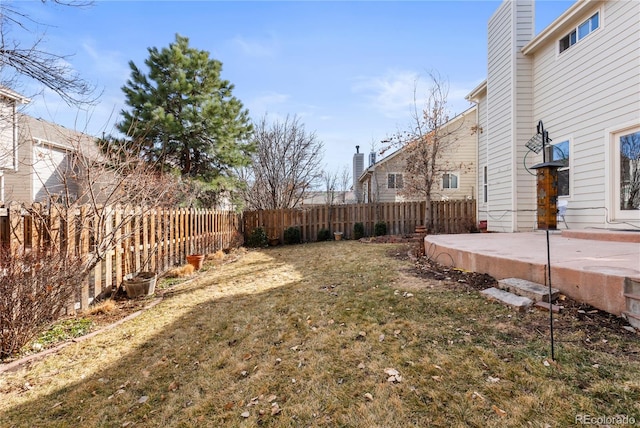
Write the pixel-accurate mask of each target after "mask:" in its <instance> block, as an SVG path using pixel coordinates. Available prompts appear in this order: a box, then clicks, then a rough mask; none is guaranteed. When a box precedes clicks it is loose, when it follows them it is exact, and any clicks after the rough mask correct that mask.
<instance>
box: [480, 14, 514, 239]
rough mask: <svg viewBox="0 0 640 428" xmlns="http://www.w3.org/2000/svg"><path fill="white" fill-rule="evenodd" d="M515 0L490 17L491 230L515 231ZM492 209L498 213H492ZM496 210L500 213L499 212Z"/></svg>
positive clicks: (488, 83)
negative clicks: (493, 214)
mask: <svg viewBox="0 0 640 428" xmlns="http://www.w3.org/2000/svg"><path fill="white" fill-rule="evenodd" d="M514 7H515V2H503V3H502V4H501V5H500V7H499V8H498V10H497V11H496V12H495V13H494V15H493V16H492V17H491V19H490V20H489V28H488V32H489V34H488V78H487V102H488V105H489V106H490V109H489V111H488V117H487V122H488V128H489V129H490V130H491V133H490V135H489V138H490V141H489V146H488V153H487V154H486V156H487V157H488V158H489V159H490V160H491V162H490V164H489V182H490V183H491V203H490V204H489V206H488V215H489V217H491V218H490V221H489V230H495V231H512V230H513V226H514V219H515V214H514V211H515V209H516V207H515V203H514V198H513V194H514V193H513V191H514V185H515V181H516V177H515V170H514V162H513V159H514V153H513V138H514V133H515V130H514V114H515V106H514V90H515V84H514V80H515V79H514V77H515V76H514V68H515V65H516V64H515V61H514V52H515V31H514V30H515V23H516V22H515V18H514V13H515V12H514V10H513V9H514ZM492 213H496V215H495V216H492ZM497 213H500V214H499V215H497Z"/></svg>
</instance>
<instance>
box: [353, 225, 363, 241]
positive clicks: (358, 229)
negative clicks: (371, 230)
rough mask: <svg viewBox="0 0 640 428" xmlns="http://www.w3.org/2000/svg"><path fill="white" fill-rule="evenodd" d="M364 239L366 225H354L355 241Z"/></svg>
mask: <svg viewBox="0 0 640 428" xmlns="http://www.w3.org/2000/svg"><path fill="white" fill-rule="evenodd" d="M363 237H364V224H362V223H356V224H354V225H353V239H356V240H358V239H360V238H363Z"/></svg>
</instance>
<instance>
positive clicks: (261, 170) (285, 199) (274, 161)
mask: <svg viewBox="0 0 640 428" xmlns="http://www.w3.org/2000/svg"><path fill="white" fill-rule="evenodd" d="M253 138H254V139H255V144H256V147H257V149H256V152H255V153H254V154H253V159H252V165H251V166H250V167H248V168H245V169H243V170H242V171H240V176H241V177H242V178H243V179H244V180H245V182H246V183H247V187H246V188H245V189H244V190H242V191H241V194H242V198H243V200H244V202H245V204H246V207H247V208H248V209H252V210H257V209H279V208H294V207H297V206H299V205H300V204H301V203H302V200H303V198H304V195H305V193H306V192H307V191H309V190H310V189H311V188H313V186H314V185H315V184H317V182H318V181H319V179H320V178H321V176H322V170H321V167H320V162H321V160H322V156H323V143H322V142H321V141H320V140H318V138H317V137H316V134H315V133H314V132H307V131H306V130H305V128H304V125H303V124H302V123H300V120H299V119H298V117H296V116H294V117H292V118H291V117H289V116H287V117H286V118H285V119H284V120H283V121H279V120H276V121H274V122H273V123H269V122H268V121H267V118H266V116H265V117H263V118H262V119H261V121H260V122H259V123H257V124H255V125H254V137H253Z"/></svg>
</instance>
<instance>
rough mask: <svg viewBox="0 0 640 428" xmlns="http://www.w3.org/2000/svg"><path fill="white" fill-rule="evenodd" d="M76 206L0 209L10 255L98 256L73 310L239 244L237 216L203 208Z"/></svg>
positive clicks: (2, 234)
mask: <svg viewBox="0 0 640 428" xmlns="http://www.w3.org/2000/svg"><path fill="white" fill-rule="evenodd" d="M92 208H95V207H90V206H80V207H78V208H76V209H68V210H67V209H60V208H57V207H56V206H55V205H53V206H52V207H51V208H48V209H45V208H44V207H42V206H40V205H39V204H33V205H32V206H28V207H25V206H22V205H20V204H17V203H12V204H10V205H9V207H8V208H0V239H1V242H2V244H3V247H5V248H8V249H10V250H11V251H12V252H13V253H14V254H15V253H16V252H18V251H20V250H25V251H38V250H39V249H49V250H53V251H64V252H66V253H67V254H71V255H77V256H80V257H81V258H82V259H83V260H85V261H88V260H91V259H92V257H96V256H99V257H98V261H97V264H96V265H95V267H94V268H93V269H92V270H91V272H90V274H89V277H88V278H87V279H86V280H85V283H84V284H83V285H82V291H81V295H80V296H78V299H77V300H78V302H76V304H75V306H76V308H85V307H87V306H88V305H89V304H90V303H91V301H92V300H93V298H94V297H96V296H98V295H100V293H101V292H102V291H103V290H110V289H111V287H113V286H118V285H120V284H121V283H122V280H123V278H124V277H125V276H126V275H127V274H130V273H134V272H140V271H151V272H158V273H162V272H164V271H166V270H167V269H169V268H171V267H173V266H175V265H177V264H182V263H184V261H185V259H186V256H187V255H188V254H196V253H197V254H208V253H212V252H215V251H218V250H222V249H227V248H230V247H232V246H236V245H239V244H241V240H240V238H241V220H242V216H241V214H238V213H235V212H232V211H215V210H206V209H187V208H171V209H164V208H161V209H144V208H141V207H117V206H105V207H99V208H98V209H92Z"/></svg>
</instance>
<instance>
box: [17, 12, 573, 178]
mask: <svg viewBox="0 0 640 428" xmlns="http://www.w3.org/2000/svg"><path fill="white" fill-rule="evenodd" d="M572 3H573V1H540V0H539V1H538V2H537V3H536V33H538V32H539V31H540V30H542V29H543V28H544V27H546V26H547V25H548V24H550V23H551V22H552V21H553V20H554V19H556V18H557V17H559V16H560V15H561V14H562V13H563V12H564V11H565V10H566V9H567V8H568V7H569V6H570V5H571V4H572ZM499 4H500V2H499V1H402V2H383V1H375V2H364V1H351V2H341V1H314V2H307V1H304V2H303V1H286V2H273V1H260V2H248V1H234V2H222V1H198V2H178V1H163V2H155V1H96V2H95V3H94V4H93V6H91V7H88V8H69V7H62V6H59V5H55V4H50V3H45V4H42V3H41V2H15V3H14V6H17V7H19V8H20V9H21V10H23V11H24V12H25V13H27V14H28V15H29V16H31V17H32V18H34V20H35V21H38V22H40V23H43V24H47V26H44V25H41V26H40V27H39V30H40V31H44V32H46V34H45V40H44V43H45V44H44V45H43V46H44V47H45V48H46V49H48V50H49V51H52V52H55V53H58V54H70V55H72V56H71V57H70V58H68V62H69V64H70V66H71V67H73V68H74V69H75V70H76V71H77V72H78V73H80V75H81V76H83V77H84V78H85V79H87V80H88V81H90V82H92V83H93V84H95V85H96V86H97V88H98V89H99V90H100V91H101V92H102V95H101V97H100V99H99V103H98V104H97V105H96V106H95V107H93V108H91V109H89V110H87V111H78V110H77V109H75V108H71V107H69V106H67V105H66V104H64V102H62V101H61V100H59V99H58V98H57V97H56V96H55V95H52V94H49V93H46V92H45V93H44V94H43V95H38V96H35V97H34V98H33V100H32V103H31V104H30V105H29V106H28V107H27V109H26V112H27V113H29V114H31V115H33V116H36V117H42V118H44V119H46V120H49V121H53V122H56V123H59V124H61V125H64V126H66V127H68V128H75V129H78V130H83V131H87V132H89V133H91V134H93V135H100V134H101V133H102V132H103V131H104V132H106V133H109V132H112V131H113V124H114V122H115V121H117V120H119V112H120V110H121V109H123V108H125V107H126V106H125V105H124V97H123V94H122V91H121V87H122V86H123V85H124V84H125V82H126V80H127V78H128V77H129V70H130V69H129V66H128V62H129V61H130V60H132V61H133V62H135V63H136V64H137V65H138V66H140V67H142V66H143V65H144V64H143V63H144V60H145V59H146V58H147V56H148V52H147V48H148V47H157V48H163V47H166V46H168V45H169V43H171V42H173V41H174V39H175V34H176V33H179V34H180V35H182V36H186V37H188V38H189V39H190V44H191V46H192V47H195V48H198V49H202V50H206V51H209V52H210V54H211V57H212V58H215V59H217V60H220V61H221V62H222V64H223V69H222V77H223V78H224V79H227V80H229V81H231V82H232V83H233V84H234V85H235V90H234V95H235V96H236V97H237V98H239V99H240V100H241V101H242V102H243V104H244V106H245V107H246V108H248V109H249V112H250V115H251V117H252V118H253V119H255V120H258V119H260V118H261V117H262V116H263V115H265V114H267V115H268V116H267V117H268V118H272V119H276V118H277V119H281V118H284V117H285V116H286V115H297V116H298V117H299V118H300V120H301V122H302V123H303V124H304V125H305V129H306V130H307V131H309V132H315V133H316V136H317V137H318V139H320V140H321V141H322V142H323V143H324V147H325V154H324V164H325V165H326V168H327V169H329V170H338V169H341V168H342V167H343V166H349V167H350V165H351V159H352V156H353V153H354V152H355V146H356V145H360V147H361V151H364V152H369V151H370V150H371V149H372V148H375V149H380V147H381V146H380V144H379V142H380V141H381V140H383V139H385V138H386V137H388V136H389V135H391V134H393V133H394V132H396V131H397V130H399V129H405V128H407V126H408V125H409V124H410V108H411V106H412V105H413V92H414V85H415V83H416V82H418V95H420V94H421V93H422V94H423V93H424V91H425V89H426V84H427V83H428V73H429V72H431V71H434V72H437V73H439V74H440V75H441V76H442V77H444V78H445V79H447V80H448V82H449V99H448V100H449V107H450V110H451V113H453V114H455V113H460V112H462V111H464V110H465V109H466V108H468V107H469V106H470V104H469V103H468V102H467V101H466V100H464V96H465V95H466V94H468V93H469V91H470V90H471V89H473V88H474V87H475V86H477V85H478V84H479V83H480V82H482V81H483V80H484V79H485V78H486V68H487V65H486V39H487V36H486V29H487V22H488V20H489V18H490V16H491V15H492V14H493V12H494V11H495V10H496V9H497V7H498V6H499ZM21 37H22V36H21ZM17 89H18V90H19V91H20V92H22V93H23V94H24V95H26V96H31V95H32V94H34V93H36V92H38V88H37V87H34V86H28V85H27V86H24V87H22V88H17Z"/></svg>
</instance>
